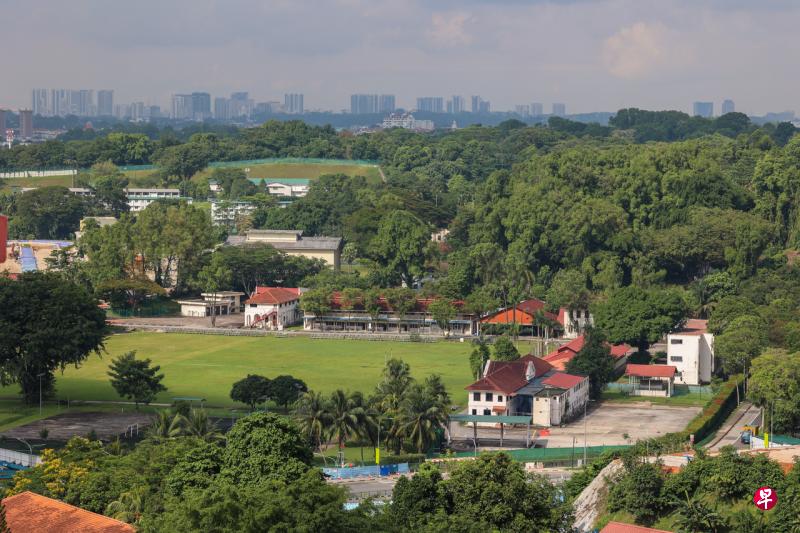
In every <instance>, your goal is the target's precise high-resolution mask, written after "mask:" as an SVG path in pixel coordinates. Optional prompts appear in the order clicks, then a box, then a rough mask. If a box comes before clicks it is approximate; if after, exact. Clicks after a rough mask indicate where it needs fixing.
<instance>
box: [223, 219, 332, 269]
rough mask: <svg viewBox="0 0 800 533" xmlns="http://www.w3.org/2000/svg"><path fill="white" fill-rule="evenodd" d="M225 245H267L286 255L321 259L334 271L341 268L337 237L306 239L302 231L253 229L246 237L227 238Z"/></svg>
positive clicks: (233, 236) (234, 236)
mask: <svg viewBox="0 0 800 533" xmlns="http://www.w3.org/2000/svg"><path fill="white" fill-rule="evenodd" d="M227 244H228V245H231V246H250V245H256V244H269V245H270V246H272V247H273V248H275V249H277V250H280V251H282V252H283V253H285V254H286V255H297V256H302V257H308V258H309V259H322V260H323V261H325V263H327V264H328V265H329V266H331V267H333V268H334V269H335V270H339V267H340V266H341V257H342V239H341V238H339V237H322V236H319V237H306V236H304V235H303V231H302V230H280V229H253V230H250V231H248V232H247V234H246V235H232V236H230V237H228V240H227Z"/></svg>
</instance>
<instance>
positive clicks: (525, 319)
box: [481, 298, 558, 326]
mask: <svg viewBox="0 0 800 533" xmlns="http://www.w3.org/2000/svg"><path fill="white" fill-rule="evenodd" d="M545 305H546V304H545V302H543V301H542V300H539V299H538V298H531V299H530V300H523V301H521V302H520V303H518V304H517V309H516V315H517V316H516V319H515V318H514V306H511V307H506V308H504V309H500V310H499V311H496V312H494V313H491V314H489V315H488V316H485V317H484V318H482V319H481V322H483V323H485V324H510V323H512V322H514V321H516V323H517V324H522V325H523V326H530V325H532V324H535V323H536V312H537V311H542V312H543V313H544V316H546V317H547V318H549V319H550V320H556V321H557V320H558V317H557V316H556V315H554V314H553V313H550V312H548V311H545V310H544V307H545Z"/></svg>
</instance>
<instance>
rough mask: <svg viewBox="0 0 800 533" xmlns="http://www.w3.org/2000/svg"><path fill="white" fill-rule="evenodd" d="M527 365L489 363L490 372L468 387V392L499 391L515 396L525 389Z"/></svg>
mask: <svg viewBox="0 0 800 533" xmlns="http://www.w3.org/2000/svg"><path fill="white" fill-rule="evenodd" d="M527 366H528V365H527V363H523V362H522V361H521V360H519V359H518V360H516V361H489V371H488V373H487V374H486V375H485V376H483V377H482V378H481V379H479V380H478V381H476V382H475V383H473V384H472V385H469V386H467V387H466V388H467V390H482V391H498V392H503V393H505V394H513V393H515V392H516V391H517V390H519V389H521V388H522V387H524V386H525V385H526V384H527V383H528V380H527V379H525V370H526V368H527Z"/></svg>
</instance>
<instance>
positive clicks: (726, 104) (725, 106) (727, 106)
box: [720, 100, 736, 115]
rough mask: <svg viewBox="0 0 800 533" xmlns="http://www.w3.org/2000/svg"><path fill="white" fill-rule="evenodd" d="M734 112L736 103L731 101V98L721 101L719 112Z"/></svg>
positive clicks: (724, 113)
mask: <svg viewBox="0 0 800 533" xmlns="http://www.w3.org/2000/svg"><path fill="white" fill-rule="evenodd" d="M735 112H736V104H734V103H733V100H723V101H722V109H721V111H720V113H721V114H723V115H726V114H728V113H735Z"/></svg>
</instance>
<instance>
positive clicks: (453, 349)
mask: <svg viewBox="0 0 800 533" xmlns="http://www.w3.org/2000/svg"><path fill="white" fill-rule="evenodd" d="M106 349H107V353H105V354H103V357H102V358H100V357H97V356H92V357H90V358H89V360H88V361H86V363H85V364H84V365H83V366H82V367H81V368H79V369H75V368H69V369H67V370H66V371H65V372H64V375H63V376H61V375H59V376H58V382H57V384H56V386H57V388H58V393H57V395H58V397H59V398H60V399H67V398H69V399H70V400H119V399H120V398H119V397H118V396H117V394H116V393H115V392H114V390H113V389H112V388H111V385H109V382H108V376H107V375H106V372H107V371H108V365H109V363H110V361H111V358H112V357H116V356H118V355H120V354H122V353H125V352H127V351H130V350H136V351H137V355H138V356H139V357H143V358H144V357H148V358H150V359H152V360H153V362H154V363H155V364H158V365H161V371H162V372H163V373H164V375H165V378H164V385H166V386H167V388H168V389H169V390H168V391H167V392H165V393H162V394H161V395H159V397H158V401H160V402H170V401H171V398H173V397H176V396H195V397H197V396H199V397H203V398H206V399H207V400H208V402H209V404H211V405H219V406H232V405H234V403H233V402H232V401H231V399H230V398H229V397H228V394H229V392H230V389H231V385H232V384H233V383H234V382H235V381H237V380H239V379H241V378H243V377H245V376H246V375H247V374H262V375H264V376H267V377H275V376H277V375H280V374H291V375H293V376H295V377H298V378H300V379H302V380H304V381H305V382H306V383H307V384H308V386H309V388H311V389H313V390H318V391H322V392H330V391H333V390H334V389H337V388H341V389H345V390H349V391H363V392H364V393H371V392H372V390H373V389H374V388H375V385H376V383H377V382H378V381H379V379H380V375H381V370H382V369H383V366H384V360H385V359H388V358H390V357H398V358H401V359H403V360H404V361H406V362H407V363H408V364H409V365H411V373H412V374H413V375H414V376H415V377H417V378H420V379H422V378H424V377H425V376H427V375H429V374H433V373H437V374H441V376H442V379H443V381H444V383H445V385H446V386H447V388H448V390H449V391H450V394H451V395H452V396H453V400H454V403H463V404H465V403H466V399H467V394H466V392H465V391H464V387H465V386H466V385H468V384H469V383H470V382H471V380H470V372H469V359H468V354H469V352H470V345H469V344H466V343H465V344H457V343H448V342H437V343H411V342H382V341H358V340H355V341H350V340H325V339H309V338H305V337H293V338H278V337H228V336H222V335H188V334H172V333H169V334H168V333H138V332H137V333H125V334H118V335H114V336H112V337H111V338H109V339H108V341H107V343H106ZM18 389H19V388H18V387H17V386H12V387H6V388H5V389H3V391H2V395H3V396H6V397H8V396H12V395H14V394H15V393H16V392H17V391H18Z"/></svg>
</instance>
